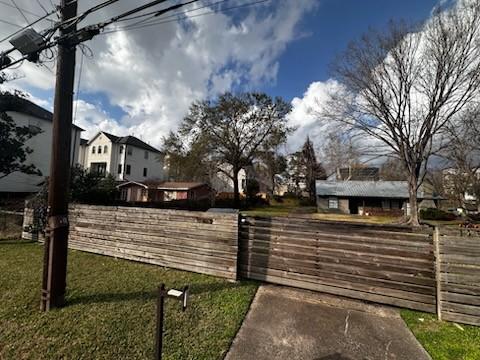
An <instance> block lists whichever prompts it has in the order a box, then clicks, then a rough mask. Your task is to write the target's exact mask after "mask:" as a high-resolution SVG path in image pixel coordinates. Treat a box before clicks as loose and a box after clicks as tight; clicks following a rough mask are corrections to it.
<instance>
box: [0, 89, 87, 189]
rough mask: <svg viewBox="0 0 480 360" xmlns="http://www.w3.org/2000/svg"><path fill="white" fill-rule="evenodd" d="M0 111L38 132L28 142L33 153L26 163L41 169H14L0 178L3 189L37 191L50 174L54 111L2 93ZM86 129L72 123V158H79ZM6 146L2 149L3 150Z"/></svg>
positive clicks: (17, 122) (28, 156)
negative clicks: (29, 171) (35, 172)
mask: <svg viewBox="0 0 480 360" xmlns="http://www.w3.org/2000/svg"><path fill="white" fill-rule="evenodd" d="M0 112H5V113H6V114H7V115H9V116H10V117H11V118H12V119H13V120H14V121H15V124H16V125H17V126H28V127H30V128H31V129H32V130H33V131H35V132H37V134H36V135H35V136H33V137H32V138H31V139H29V140H27V142H26V143H25V145H26V146H28V147H29V148H30V149H32V153H31V154H28V155H27V158H26V160H25V162H24V164H26V165H29V164H33V165H35V167H36V168H37V169H39V170H40V171H41V173H42V175H41V176H38V175H28V174H24V173H21V172H14V173H11V174H9V175H7V176H6V177H4V178H2V179H0V193H34V192H37V191H39V190H40V187H41V184H42V183H43V182H44V178H45V177H46V176H49V175H50V162H51V157H52V155H51V154H52V128H53V122H52V120H53V114H52V113H51V112H50V111H48V110H46V109H44V108H42V107H40V106H38V105H36V104H34V103H33V102H31V101H29V100H27V99H24V98H21V97H18V96H14V95H8V94H6V95H1V96H0ZM82 131H83V129H81V128H79V127H78V126H75V125H73V126H72V143H71V144H72V146H71V152H70V159H71V161H72V163H74V159H77V158H78V153H79V144H80V133H81V132H82ZM3 150H4V149H0V151H3Z"/></svg>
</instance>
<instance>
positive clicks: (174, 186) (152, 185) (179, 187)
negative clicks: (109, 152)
mask: <svg viewBox="0 0 480 360" xmlns="http://www.w3.org/2000/svg"><path fill="white" fill-rule="evenodd" d="M130 184H135V185H139V186H143V187H144V188H146V189H147V188H148V189H158V190H175V191H188V190H192V189H195V188H197V187H200V186H204V185H207V184H206V183H202V182H176V181H155V180H150V181H149V180H147V181H144V182H138V181H127V182H124V183H123V184H120V185H118V186H117V187H123V186H126V185H130Z"/></svg>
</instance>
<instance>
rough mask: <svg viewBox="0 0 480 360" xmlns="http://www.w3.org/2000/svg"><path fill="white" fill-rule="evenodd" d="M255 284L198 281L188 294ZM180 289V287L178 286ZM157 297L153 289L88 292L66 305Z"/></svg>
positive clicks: (249, 282)
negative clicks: (124, 291)
mask: <svg viewBox="0 0 480 360" xmlns="http://www.w3.org/2000/svg"><path fill="white" fill-rule="evenodd" d="M252 284H255V282H253V281H239V282H236V283H233V282H232V283H230V282H219V283H200V284H193V285H190V294H191V295H199V294H203V293H212V292H216V291H224V290H228V289H233V288H235V289H238V288H241V287H245V286H248V285H252ZM179 289H180V288H179ZM156 298H157V291H156V289H153V290H151V291H134V292H128V293H115V292H111V293H103V294H89V295H80V296H72V297H70V298H67V301H66V306H71V305H80V304H81V305H87V304H95V303H115V302H124V301H135V300H152V299H156Z"/></svg>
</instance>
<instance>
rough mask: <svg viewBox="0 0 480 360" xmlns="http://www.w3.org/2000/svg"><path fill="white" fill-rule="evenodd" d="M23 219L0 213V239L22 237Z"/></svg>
mask: <svg viewBox="0 0 480 360" xmlns="http://www.w3.org/2000/svg"><path fill="white" fill-rule="evenodd" d="M22 223H23V217H22V216H19V215H11V214H5V213H2V212H1V211H0V239H16V238H19V237H21V236H22Z"/></svg>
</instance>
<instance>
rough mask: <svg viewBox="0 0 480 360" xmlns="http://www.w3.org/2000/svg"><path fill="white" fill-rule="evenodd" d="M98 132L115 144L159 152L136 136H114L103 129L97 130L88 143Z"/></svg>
mask: <svg viewBox="0 0 480 360" xmlns="http://www.w3.org/2000/svg"><path fill="white" fill-rule="evenodd" d="M99 134H103V135H105V136H106V137H107V138H108V139H109V140H110V141H111V142H112V143H115V144H123V145H131V146H135V147H137V148H140V149H144V150H148V151H151V152H154V153H161V151H160V150H158V149H156V148H154V147H153V146H151V145H148V144H147V143H146V142H144V141H142V140H140V139H139V138H136V137H135V136H131V135H128V136H115V135H112V134H110V133H107V132H105V131H99V132H98V133H97V135H95V136H94V137H92V138H91V139H90V141H89V142H88V143H89V144H90V143H91V142H92V141H93V140H94V139H95V138H96V137H97V136H98V135H99Z"/></svg>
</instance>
